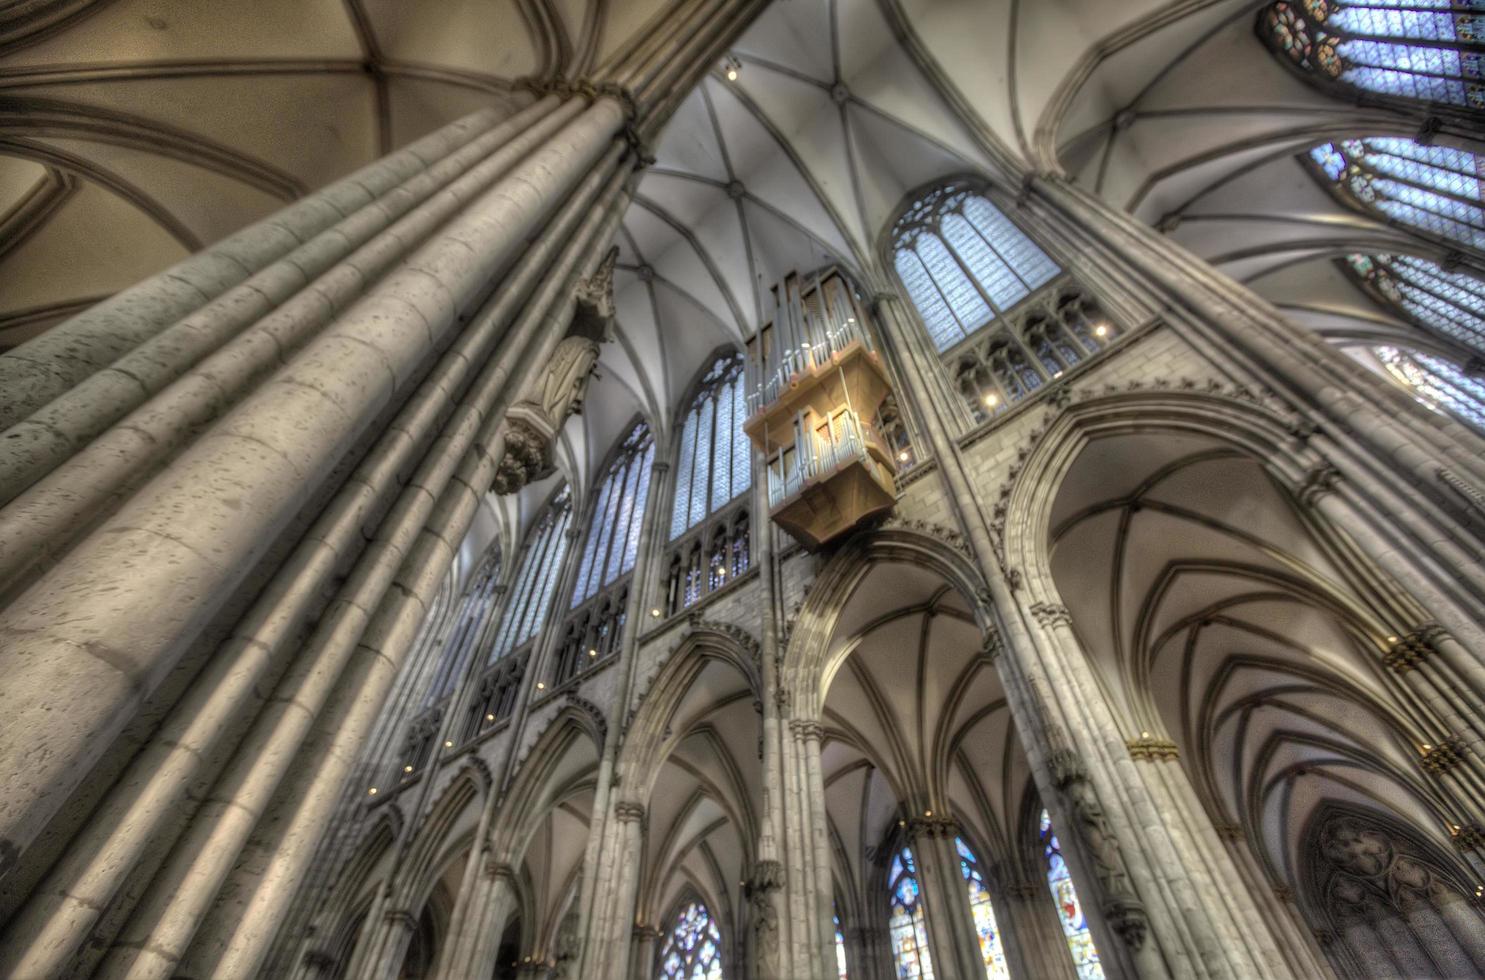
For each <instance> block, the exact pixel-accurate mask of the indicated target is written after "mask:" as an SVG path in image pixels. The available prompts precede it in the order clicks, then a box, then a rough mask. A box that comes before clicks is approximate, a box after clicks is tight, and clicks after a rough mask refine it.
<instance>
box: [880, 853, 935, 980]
mask: <svg viewBox="0 0 1485 980" xmlns="http://www.w3.org/2000/svg"><path fill="white" fill-rule="evenodd" d="M887 890H888V895H889V896H890V903H891V904H890V909H891V914H890V918H889V919H888V920H887V930H888V932H889V934H890V936H891V940H892V960H893V963H894V964H895V965H896V967H897V977H898V980H933V960H932V958H931V957H930V956H929V953H928V922H927V920H926V919H925V918H924V914H923V904H922V902H921V901H920V894H919V891H918V869H917V867H916V865H914V863H913V852H912V850H911V849H910V848H907V847H904V848H903V849H902V850H900V851H898V852H897V854H896V855H894V856H893V858H892V866H891V868H890V869H889V871H888V874H887Z"/></svg>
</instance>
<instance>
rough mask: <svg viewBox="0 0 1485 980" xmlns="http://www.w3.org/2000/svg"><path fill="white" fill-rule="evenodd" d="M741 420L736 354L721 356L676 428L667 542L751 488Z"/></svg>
mask: <svg viewBox="0 0 1485 980" xmlns="http://www.w3.org/2000/svg"><path fill="white" fill-rule="evenodd" d="M747 414H748V410H747V396H746V394H745V393H744V392H743V357H742V354H740V353H730V354H723V355H722V356H721V357H718V358H717V359H716V360H715V361H713V362H712V365H711V367H710V368H708V369H707V371H706V374H704V375H703V376H702V378H701V382H700V384H699V385H698V386H697V389H696V394H695V396H694V397H693V398H692V399H691V405H690V407H689V408H688V409H687V410H686V417H685V419H684V420H683V421H682V422H681V445H680V452H679V455H678V456H677V461H678V462H677V466H676V480H675V504H674V506H673V508H672V509H671V517H670V537H671V540H675V539H676V538H678V537H680V536H681V535H682V534H684V533H685V532H686V531H688V530H689V529H691V528H693V527H695V526H696V525H698V524H700V523H701V522H702V521H703V520H705V519H706V517H707V515H708V514H712V513H714V512H716V511H718V510H720V509H721V508H722V507H724V506H726V505H727V504H728V503H729V502H731V501H732V500H734V499H736V497H737V496H738V495H739V494H741V493H742V492H743V491H744V490H746V489H748V487H749V486H751V485H752V480H753V448H752V444H751V443H750V442H749V441H748V437H747V435H746V434H745V433H744V432H743V428H742V424H743V419H745V418H746V417H747Z"/></svg>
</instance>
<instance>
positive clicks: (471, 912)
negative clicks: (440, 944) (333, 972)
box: [368, 860, 517, 980]
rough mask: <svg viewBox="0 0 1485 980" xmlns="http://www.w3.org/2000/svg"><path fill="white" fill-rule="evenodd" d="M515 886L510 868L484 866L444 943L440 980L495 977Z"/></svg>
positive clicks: (488, 863)
mask: <svg viewBox="0 0 1485 980" xmlns="http://www.w3.org/2000/svg"><path fill="white" fill-rule="evenodd" d="M515 882H516V872H515V869H513V868H511V867H510V865H507V864H500V863H498V862H495V861H491V860H486V861H485V862H484V863H483V865H482V866H481V868H480V871H479V877H478V879H477V880H476V882H475V886H474V889H473V892H472V895H471V901H470V903H469V906H468V910H467V912H466V914H465V915H463V916H461V917H460V918H459V919H458V920H457V921H456V922H455V924H454V928H453V929H451V930H450V933H449V936H448V938H447V939H445V940H444V952H443V955H442V956H441V957H440V958H439V963H438V972H437V973H436V974H435V976H436V977H437V978H438V980H459V978H462V977H488V976H491V975H493V974H494V972H495V958H496V956H497V955H498V954H499V952H500V939H501V937H502V936H503V935H505V926H506V923H507V922H508V921H509V919H510V917H511V914H512V913H514V912H515V910H516V904H517V898H516V888H515ZM399 962H400V961H399ZM393 976H395V974H393ZM368 980H369V978H368Z"/></svg>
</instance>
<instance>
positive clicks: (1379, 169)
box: [1309, 136, 1485, 249]
mask: <svg viewBox="0 0 1485 980" xmlns="http://www.w3.org/2000/svg"><path fill="white" fill-rule="evenodd" d="M1309 156H1310V162H1311V164H1312V165H1313V166H1314V168H1315V169H1316V171H1317V173H1318V174H1319V175H1321V176H1322V178H1323V179H1324V181H1325V182H1327V183H1328V184H1329V186H1330V187H1331V188H1332V189H1333V190H1334V191H1335V192H1336V193H1337V194H1339V195H1340V196H1341V197H1343V198H1345V199H1346V200H1348V201H1350V202H1352V203H1354V204H1355V205H1357V206H1359V207H1361V208H1363V209H1365V210H1371V211H1375V212H1377V213H1378V214H1379V215H1381V216H1383V217H1384V218H1387V219H1391V220H1392V221H1395V222H1397V223H1398V224H1401V225H1406V226H1408V227H1411V228H1414V229H1416V230H1418V231H1420V232H1422V233H1423V234H1425V235H1427V236H1429V237H1432V238H1434V239H1437V240H1439V241H1441V242H1444V243H1446V244H1452V243H1458V244H1462V245H1465V246H1468V247H1470V248H1475V249H1485V207H1482V193H1481V191H1482V184H1481V180H1482V178H1485V161H1482V160H1481V158H1480V157H1477V156H1475V155H1474V154H1473V153H1467V152H1465V151H1464V150H1456V149H1453V148H1451V147H1447V146H1423V145H1421V144H1419V143H1416V142H1414V141H1413V140H1409V139H1401V138H1397V137H1390V136H1388V137H1384V136H1369V137H1366V138H1364V139H1349V140H1339V141H1337V142H1334V143H1322V144H1320V145H1319V146H1317V147H1315V148H1314V149H1313V150H1311V151H1310V155H1309Z"/></svg>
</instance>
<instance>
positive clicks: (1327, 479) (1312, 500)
mask: <svg viewBox="0 0 1485 980" xmlns="http://www.w3.org/2000/svg"><path fill="white" fill-rule="evenodd" d="M1340 479H1341V471H1340V470H1338V469H1336V468H1335V467H1334V466H1333V465H1331V464H1330V463H1329V462H1321V463H1316V464H1315V465H1314V466H1311V467H1310V468H1309V470H1308V471H1307V472H1306V473H1305V475H1304V479H1302V480H1300V482H1299V486H1297V487H1295V491H1294V492H1295V496H1297V497H1298V498H1299V502H1300V503H1302V504H1304V505H1305V506H1306V507H1313V506H1315V504H1317V503H1319V501H1320V498H1321V497H1323V496H1325V495H1326V494H1327V493H1330V492H1332V491H1334V490H1335V485H1336V484H1337V483H1338V482H1340Z"/></svg>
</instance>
